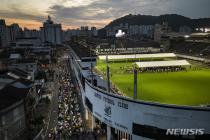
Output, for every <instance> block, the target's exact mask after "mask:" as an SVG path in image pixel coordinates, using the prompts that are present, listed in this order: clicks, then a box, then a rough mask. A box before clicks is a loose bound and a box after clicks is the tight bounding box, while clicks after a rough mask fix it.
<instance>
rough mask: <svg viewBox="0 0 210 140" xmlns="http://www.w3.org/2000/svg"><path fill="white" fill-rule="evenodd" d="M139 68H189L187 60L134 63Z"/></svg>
mask: <svg viewBox="0 0 210 140" xmlns="http://www.w3.org/2000/svg"><path fill="white" fill-rule="evenodd" d="M136 64H137V65H138V67H139V68H150V67H169V66H189V65H190V63H189V62H188V61H187V60H172V61H150V62H136Z"/></svg>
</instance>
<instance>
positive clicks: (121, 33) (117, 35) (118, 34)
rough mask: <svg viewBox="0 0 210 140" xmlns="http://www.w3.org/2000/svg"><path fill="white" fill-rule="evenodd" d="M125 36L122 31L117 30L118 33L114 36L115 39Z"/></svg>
mask: <svg viewBox="0 0 210 140" xmlns="http://www.w3.org/2000/svg"><path fill="white" fill-rule="evenodd" d="M124 35H125V32H123V31H122V30H118V32H117V33H116V34H115V37H123V36H124Z"/></svg>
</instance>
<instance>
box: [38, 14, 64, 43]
mask: <svg viewBox="0 0 210 140" xmlns="http://www.w3.org/2000/svg"><path fill="white" fill-rule="evenodd" d="M40 30H41V40H42V41H43V42H50V43H52V44H61V43H62V41H63V40H62V29H61V24H55V23H54V22H53V21H52V20H51V17H50V16H48V20H47V21H46V22H44V24H43V27H41V28H40Z"/></svg>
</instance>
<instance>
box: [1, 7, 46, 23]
mask: <svg viewBox="0 0 210 140" xmlns="http://www.w3.org/2000/svg"><path fill="white" fill-rule="evenodd" d="M8 8H9V10H1V9H0V17H2V18H13V19H23V20H34V21H39V22H41V21H43V20H44V19H45V18H46V17H45V16H44V14H43V15H41V14H40V13H36V12H29V11H27V10H25V9H22V8H21V7H19V5H16V4H11V5H9V6H8Z"/></svg>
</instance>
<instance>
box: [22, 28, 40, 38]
mask: <svg viewBox="0 0 210 140" xmlns="http://www.w3.org/2000/svg"><path fill="white" fill-rule="evenodd" d="M24 37H37V38H40V31H38V30H29V29H27V28H24Z"/></svg>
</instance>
